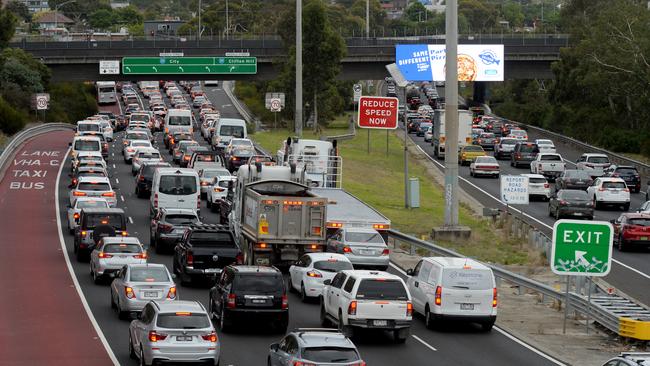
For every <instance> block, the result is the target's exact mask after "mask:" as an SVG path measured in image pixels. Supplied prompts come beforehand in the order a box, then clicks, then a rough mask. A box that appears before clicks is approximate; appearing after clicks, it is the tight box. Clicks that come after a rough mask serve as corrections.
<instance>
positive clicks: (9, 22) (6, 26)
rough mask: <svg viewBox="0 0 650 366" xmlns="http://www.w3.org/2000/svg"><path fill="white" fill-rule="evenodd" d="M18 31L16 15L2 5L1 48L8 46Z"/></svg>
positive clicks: (0, 19) (0, 16)
mask: <svg viewBox="0 0 650 366" xmlns="http://www.w3.org/2000/svg"><path fill="white" fill-rule="evenodd" d="M15 31H16V16H14V15H13V13H11V12H10V11H8V10H7V9H4V8H1V7H0V49H3V48H5V47H7V45H8V44H9V41H10V40H11V37H13V36H14V32H15Z"/></svg>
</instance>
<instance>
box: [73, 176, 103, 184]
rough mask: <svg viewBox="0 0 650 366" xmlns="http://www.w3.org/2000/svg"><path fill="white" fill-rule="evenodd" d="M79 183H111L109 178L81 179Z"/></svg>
mask: <svg viewBox="0 0 650 366" xmlns="http://www.w3.org/2000/svg"><path fill="white" fill-rule="evenodd" d="M79 183H109V184H110V183H111V181H110V179H108V177H79Z"/></svg>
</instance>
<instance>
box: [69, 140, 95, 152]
mask: <svg viewBox="0 0 650 366" xmlns="http://www.w3.org/2000/svg"><path fill="white" fill-rule="evenodd" d="M74 149H75V150H77V151H99V149H100V147H99V141H88V140H77V141H75V143H74Z"/></svg>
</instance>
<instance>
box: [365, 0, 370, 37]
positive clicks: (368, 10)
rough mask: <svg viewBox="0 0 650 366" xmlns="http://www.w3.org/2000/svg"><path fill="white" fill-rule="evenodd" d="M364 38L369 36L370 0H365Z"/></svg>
mask: <svg viewBox="0 0 650 366" xmlns="http://www.w3.org/2000/svg"><path fill="white" fill-rule="evenodd" d="M366 38H370V0H366Z"/></svg>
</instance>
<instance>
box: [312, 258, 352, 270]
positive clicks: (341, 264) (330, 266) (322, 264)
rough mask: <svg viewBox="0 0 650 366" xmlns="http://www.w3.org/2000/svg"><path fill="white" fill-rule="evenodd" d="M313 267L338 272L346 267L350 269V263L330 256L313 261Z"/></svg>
mask: <svg viewBox="0 0 650 366" xmlns="http://www.w3.org/2000/svg"><path fill="white" fill-rule="evenodd" d="M314 269H318V270H321V271H325V272H338V271H343V270H346V269H352V263H350V262H348V261H340V260H338V259H335V258H330V259H327V260H323V261H318V262H314Z"/></svg>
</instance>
